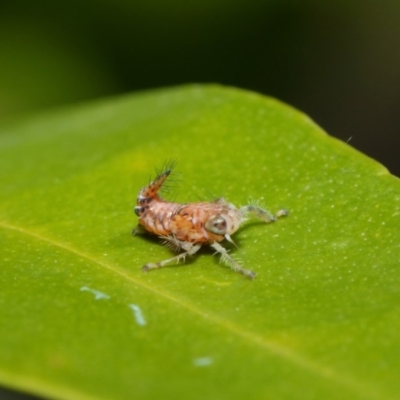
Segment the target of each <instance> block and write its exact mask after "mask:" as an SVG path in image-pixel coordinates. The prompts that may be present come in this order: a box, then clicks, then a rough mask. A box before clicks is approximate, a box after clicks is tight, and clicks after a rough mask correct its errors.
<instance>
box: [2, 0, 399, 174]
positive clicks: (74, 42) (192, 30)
mask: <svg viewBox="0 0 400 400" xmlns="http://www.w3.org/2000/svg"><path fill="white" fill-rule="evenodd" d="M0 60H1V61H0V120H1V119H3V120H4V119H10V118H15V117H16V116H18V115H19V114H20V113H21V112H22V113H25V112H34V111H37V110H39V109H44V108H49V107H54V106H60V105H62V104H68V103H73V102H77V101H82V100H90V99H93V98H96V97H99V96H108V95H113V94H118V93H124V92H130V91H137V90H143V89H149V88H156V87H160V86H169V85H177V84H182V83H191V82H215V83H222V84H226V85H233V86H237V87H241V88H245V89H251V90H254V91H257V92H260V93H264V94H266V95H270V96H274V97H277V98H279V99H280V100H283V101H285V102H287V103H289V104H291V105H293V106H295V107H296V108H298V109H300V110H302V111H304V112H306V113H307V114H308V115H309V116H310V117H311V118H313V119H314V120H315V121H316V122H317V123H319V124H320V125H321V126H322V127H323V128H324V129H325V130H327V131H328V132H329V133H330V134H332V135H334V136H337V137H338V138H340V139H342V140H344V141H349V144H350V145H352V146H354V147H356V148H357V149H359V150H361V151H363V152H365V153H367V154H368V155H370V156H372V157H374V158H376V159H378V160H379V161H381V162H382V163H383V164H384V165H385V166H386V167H388V168H389V170H390V171H391V172H392V173H394V174H396V175H398V176H400V157H399V149H398V147H399V134H400V132H399V125H400V1H398V0H386V1H385V0H381V1H375V0H360V1H358V0H345V1H344V0H343V1H342V0H338V1H329V0H326V1H320V0H318V1H317V0H314V1H313V0H303V1H289V0H287V1H285V0H279V1H278V0H275V1H273V0H264V1H262V0H253V1H252V0H236V1H232V0H229V1H228V0H192V1H182V0H165V1H156V0H138V1H135V0H113V1H111V0H96V1H95V0H69V1H68V0H66V1H63V2H59V1H49V0H35V1H31V0H25V1H24V0H2V2H1V3H0Z"/></svg>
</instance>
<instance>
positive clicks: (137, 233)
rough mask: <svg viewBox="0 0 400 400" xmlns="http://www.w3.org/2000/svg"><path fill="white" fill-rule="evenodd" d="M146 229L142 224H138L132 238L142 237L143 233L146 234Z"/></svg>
mask: <svg viewBox="0 0 400 400" xmlns="http://www.w3.org/2000/svg"><path fill="white" fill-rule="evenodd" d="M146 232H147V231H146V229H144V227H143V226H142V225H140V224H137V226H136V228H134V229H133V230H132V236H135V235H141V234H142V233H146Z"/></svg>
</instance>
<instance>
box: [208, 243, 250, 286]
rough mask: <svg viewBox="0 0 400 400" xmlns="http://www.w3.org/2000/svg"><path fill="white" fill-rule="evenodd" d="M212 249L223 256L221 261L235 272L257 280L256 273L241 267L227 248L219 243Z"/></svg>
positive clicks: (214, 244)
mask: <svg viewBox="0 0 400 400" xmlns="http://www.w3.org/2000/svg"><path fill="white" fill-rule="evenodd" d="M211 247H212V248H214V249H215V250H217V252H218V253H219V254H221V261H222V262H224V263H225V264H227V265H228V266H229V267H230V268H231V269H232V270H233V271H236V272H239V273H241V274H243V275H244V276H247V277H248V278H250V279H254V278H255V276H256V273H255V272H253V271H250V270H249V269H244V268H243V267H242V266H240V265H239V263H238V262H237V261H235V260H234V259H233V258H232V257H231V256H230V255H229V254H228V251H227V250H226V249H225V247H223V246H221V245H220V244H219V243H218V242H215V243H213V244H212V245H211Z"/></svg>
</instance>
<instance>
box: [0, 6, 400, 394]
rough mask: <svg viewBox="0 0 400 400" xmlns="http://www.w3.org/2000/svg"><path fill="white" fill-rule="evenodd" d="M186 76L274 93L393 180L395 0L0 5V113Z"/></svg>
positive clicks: (399, 171) (397, 160)
mask: <svg viewBox="0 0 400 400" xmlns="http://www.w3.org/2000/svg"><path fill="white" fill-rule="evenodd" d="M192 82H215V83H221V84H226V85H233V86H237V87H241V88H245V89H250V90H254V91H257V92H260V93H264V94H266V95H270V96H274V97H277V98H279V99H280V100H283V101H285V102H287V103H289V104H291V105H293V106H295V107H297V108H299V109H300V110H302V111H304V112H306V113H307V114H308V115H309V116H310V117H311V118H313V119H314V120H315V121H316V122H317V123H319V124H320V125H321V126H322V127H323V128H324V129H325V130H327V131H328V132H329V133H330V134H332V135H334V136H337V137H338V138H340V139H342V140H344V141H349V144H350V145H352V146H354V147H356V148H357V149H359V150H361V151H363V152H365V153H367V154H368V155H370V156H372V157H374V158H376V159H378V160H379V161H381V162H382V163H383V164H384V165H386V167H388V168H389V170H390V171H391V172H392V173H394V174H396V175H397V176H400V156H399V155H400V154H399V153H400V152H399V143H400V140H399V135H400V129H399V126H400V1H399V0H386V1H385V0H380V1H376V0H359V1H358V0H337V1H329V0H325V1H321V0H314V1H313V0H303V1H289V0H286V1H285V0H264V1H263V0H253V1H252V0H236V1H233V0H229V1H228V0H192V1H182V0H165V1H156V0H138V1H135V0H112V1H111V0H96V1H95V0H64V1H49V0H34V1H33V0H26V1H23V0H2V1H1V3H0V121H1V120H3V121H7V120H12V119H18V117H19V116H20V115H21V114H26V113H31V112H37V111H41V110H44V109H48V108H54V107H58V106H62V105H64V104H71V103H76V102H77V101H86V100H90V99H95V98H98V97H104V96H109V95H116V94H119V93H125V92H130V91H137V90H143V89H150V88H157V87H160V86H169V85H177V84H182V83H192ZM0 397H1V398H2V399H6V398H7V399H11V398H12V399H17V398H20V397H19V395H18V394H16V393H13V392H8V391H0ZM21 398H22V397H21ZM29 398H31V397H29ZM32 399H33V398H32Z"/></svg>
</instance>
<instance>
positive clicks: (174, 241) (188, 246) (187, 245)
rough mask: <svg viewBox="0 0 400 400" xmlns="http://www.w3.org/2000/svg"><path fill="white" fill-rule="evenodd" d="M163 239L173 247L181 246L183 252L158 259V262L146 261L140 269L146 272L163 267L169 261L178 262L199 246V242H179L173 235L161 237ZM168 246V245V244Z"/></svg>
mask: <svg viewBox="0 0 400 400" xmlns="http://www.w3.org/2000/svg"><path fill="white" fill-rule="evenodd" d="M163 239H165V242H167V243H168V242H169V243H170V244H172V246H173V247H175V248H181V249H183V250H185V252H184V253H181V254H178V255H177V256H175V257H171V258H168V259H167V260H164V261H159V262H158V263H148V264H146V265H143V267H142V271H143V272H148V271H150V270H152V269H158V268H161V267H164V266H165V265H167V264H171V263H174V262H175V263H179V261H181V260H183V261H185V258H186V256H191V255H193V254H195V253H196V252H197V251H198V250H199V249H200V247H201V244H195V245H194V244H192V243H188V242H181V241H179V240H177V239H175V238H174V237H169V236H166V237H163ZM167 246H168V244H167ZM168 247H169V246H168Z"/></svg>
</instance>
